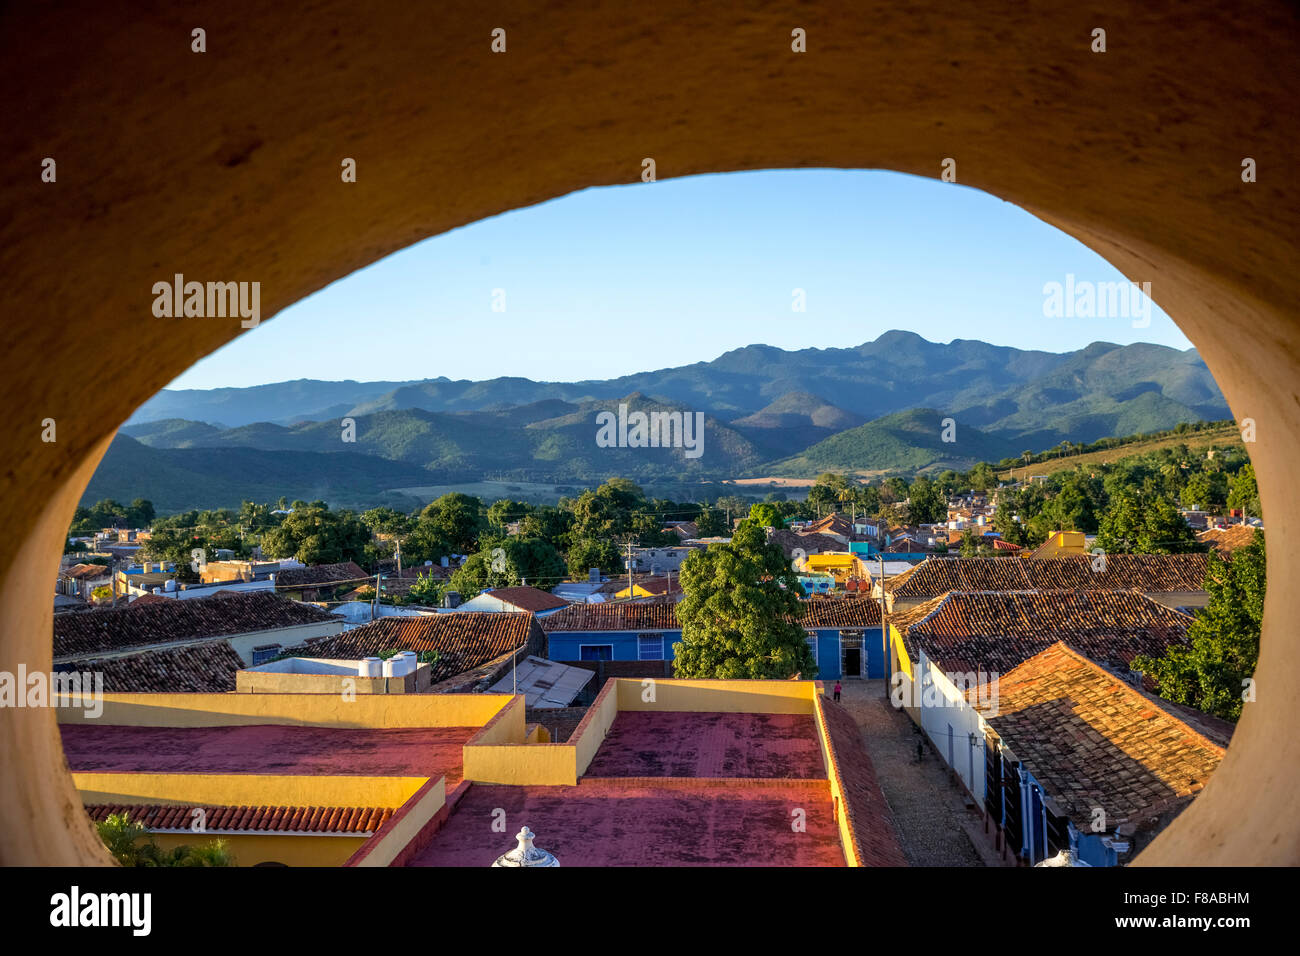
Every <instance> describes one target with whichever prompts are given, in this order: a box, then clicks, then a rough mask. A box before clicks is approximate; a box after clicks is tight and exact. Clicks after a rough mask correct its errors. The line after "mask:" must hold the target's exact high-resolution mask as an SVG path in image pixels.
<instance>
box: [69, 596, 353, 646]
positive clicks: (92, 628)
mask: <svg viewBox="0 0 1300 956" xmlns="http://www.w3.org/2000/svg"><path fill="white" fill-rule="evenodd" d="M333 620H336V618H334V617H333V616H331V615H330V614H328V613H326V612H325V611H322V610H321V609H320V608H317V607H311V606H309V605H306V604H302V603H299V602H297V601H289V600H285V599H284V598H279V597H276V596H275V595H274V594H272V593H271V592H269V591H253V592H245V593H242V594H241V593H232V594H231V595H230V596H228V597H224V598H221V599H219V600H218V599H214V598H212V597H207V598H195V599H191V600H186V601H179V600H167V601H165V602H164V603H150V604H145V605H140V604H139V602H134V603H132V604H130V605H128V606H126V607H119V608H105V609H103V610H95V611H88V612H86V613H84V614H61V615H58V616H57V617H56V618H55V620H54V656H55V658H60V657H74V656H76V657H84V656H88V655H91V654H95V653H102V652H105V651H114V650H124V649H126V648H129V647H145V646H147V645H150V644H166V643H171V642H173V641H184V640H195V639H198V638H204V637H218V636H230V635H234V634H246V633H248V632H250V631H264V630H269V629H272V628H279V627H293V626H295V625H299V624H318V623H321V622H323V621H333Z"/></svg>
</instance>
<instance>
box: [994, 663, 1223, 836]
mask: <svg viewBox="0 0 1300 956" xmlns="http://www.w3.org/2000/svg"><path fill="white" fill-rule="evenodd" d="M990 704H991V705H995V710H989V705H986V706H985V707H983V708H981V709H983V710H986V711H988V712H989V713H988V716H986V718H985V719H986V720H987V722H988V724H989V725H990V726H991V727H992V728H993V730H994V732H995V733H996V734H997V736H998V737H1000V738H1001V739H1002V742H1003V743H1004V744H1005V745H1006V746H1007V747H1008V748H1010V750H1011V752H1012V754H1013V755H1014V756H1015V758H1016V759H1017V760H1020V761H1022V762H1023V763H1024V764H1025V766H1026V767H1027V768H1028V769H1029V770H1030V772H1032V773H1033V775H1034V777H1035V778H1036V779H1037V780H1038V781H1039V783H1041V784H1042V785H1043V787H1044V789H1045V790H1046V791H1047V795H1048V796H1049V797H1050V798H1052V800H1053V802H1055V803H1056V805H1057V808H1058V809H1059V811H1060V812H1062V813H1064V814H1066V815H1067V816H1069V818H1070V819H1071V820H1073V821H1074V822H1075V823H1076V824H1077V825H1079V826H1089V825H1090V824H1091V822H1092V814H1093V809H1094V808H1095V807H1100V808H1101V809H1102V810H1104V811H1105V813H1106V820H1107V829H1113V828H1114V827H1115V826H1117V825H1119V824H1121V823H1123V822H1125V821H1128V820H1134V819H1138V818H1141V817H1144V816H1146V815H1147V813H1146V811H1149V810H1151V809H1152V808H1156V807H1159V806H1162V805H1165V804H1168V803H1169V801H1170V800H1171V799H1176V798H1180V797H1187V796H1190V795H1191V794H1194V793H1196V792H1198V791H1199V790H1200V789H1201V788H1203V787H1204V786H1205V784H1206V782H1207V781H1208V780H1209V778H1210V776H1211V775H1212V774H1213V773H1214V771H1215V769H1216V768H1217V767H1218V765H1219V762H1220V761H1221V760H1222V759H1223V754H1224V747H1223V745H1222V743H1219V742H1216V741H1215V740H1213V739H1211V738H1210V737H1207V736H1206V735H1205V733H1203V732H1202V730H1201V729H1199V728H1198V727H1197V726H1195V725H1194V724H1193V723H1191V722H1189V721H1187V720H1186V719H1184V715H1185V712H1186V708H1179V710H1178V711H1175V710H1173V709H1172V708H1171V705H1170V704H1169V703H1168V702H1167V701H1163V700H1160V699H1159V698H1157V697H1154V696H1153V695H1150V694H1147V693H1144V692H1142V691H1140V690H1138V689H1137V688H1135V687H1133V686H1131V685H1130V684H1128V683H1127V682H1126V681H1123V680H1121V679H1120V678H1118V677H1116V676H1115V675H1113V674H1111V673H1109V672H1107V671H1106V670H1105V669H1103V668H1101V667H1099V666H1098V665H1097V664H1096V663H1094V662H1093V661H1091V660H1089V659H1088V658H1087V657H1086V656H1084V655H1083V654H1080V653H1078V652H1077V651H1074V650H1072V649H1071V648H1069V647H1067V646H1065V645H1064V644H1062V643H1056V644H1053V645H1051V646H1050V647H1048V648H1047V649H1045V650H1043V651H1042V652H1040V653H1039V654H1037V655H1035V656H1034V657H1032V658H1030V659H1028V660H1026V661H1025V662H1024V663H1022V664H1020V665H1019V666H1018V667H1016V668H1014V669H1013V670H1011V671H1010V672H1008V673H1006V674H1004V675H1003V676H1002V678H1001V679H1000V680H999V681H998V682H997V694H996V696H995V697H993V698H992V700H991V701H990ZM1200 716H1202V717H1205V716H1208V715H1200Z"/></svg>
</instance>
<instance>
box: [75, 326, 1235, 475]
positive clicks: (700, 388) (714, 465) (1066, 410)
mask: <svg viewBox="0 0 1300 956" xmlns="http://www.w3.org/2000/svg"><path fill="white" fill-rule="evenodd" d="M619 404H626V405H627V406H628V408H629V410H630V411H643V412H646V413H647V414H648V413H651V412H659V413H669V412H674V411H680V412H685V413H691V412H703V413H704V415H705V441H704V454H703V455H702V456H700V457H698V458H691V457H687V456H686V455H685V454H684V453H683V450H682V449H680V448H671V449H670V448H637V447H600V446H598V445H597V443H596V440H595V436H596V430H597V429H596V416H597V414H598V413H599V412H601V411H616V410H617V406H618V405H619ZM1230 416H1231V412H1230V411H1229V410H1228V406H1227V403H1226V402H1225V401H1224V399H1223V396H1222V394H1221V393H1220V391H1219V389H1218V386H1217V385H1216V384H1215V382H1214V379H1213V378H1212V377H1211V375H1210V373H1209V370H1208V369H1207V368H1206V366H1205V364H1204V362H1202V361H1201V359H1200V357H1199V356H1198V355H1197V354H1196V352H1195V351H1194V350H1191V349H1189V350H1187V351H1179V350H1177V349H1171V348H1167V347H1164V346H1158V345H1149V344H1134V345H1127V346H1119V345H1114V344H1111V343H1104V342H1096V343H1093V344H1092V345H1089V346H1087V347H1086V348H1083V349H1080V350H1078V351H1075V352H1065V353H1052V352H1040V351H1026V350H1021V349H1016V348H1011V347H1007V346H996V345H990V344H988V343H985V342H980V341H974V340H967V339H958V340H954V341H953V342H950V343H948V344H942V343H935V342H929V341H927V340H925V339H923V338H921V337H920V336H918V335H915V334H914V333H910V332H900V331H894V332H887V333H885V334H883V335H881V336H880V337H879V338H877V339H876V340H875V341H873V342H866V343H864V344H862V345H860V346H857V347H855V348H827V349H817V348H810V349H802V350H798V351H786V350H782V349H778V348H774V347H771V346H766V345H750V346H746V347H744V348H740V349H735V350H733V351H730V352H727V353H725V354H723V355H721V356H719V357H718V358H716V359H714V360H713V361H711V362H697V363H694V364H691V365H684V366H680V367H676V368H667V369H659V370H656V371H651V372H641V373H637V374H635V375H627V376H622V377H619V378H615V379H605V380H589V381H582V382H541V381H533V380H531V379H525V378H497V379H491V380H488V381H480V382H474V381H465V380H452V379H448V378H436V379H427V380H424V381H416V382H387V381H384V382H352V381H348V382H321V381H313V380H308V379H304V380H299V381H294V382H280V383H275V384H270V385H259V386H253V387H250V388H221V389H212V390H192V389H191V390H173V389H166V390H164V391H162V392H160V393H159V394H158V395H156V396H155V397H154V398H152V399H150V400H149V401H148V402H146V403H145V404H144V405H143V406H142V407H141V408H140V409H139V410H138V411H137V412H136V414H135V415H134V416H132V418H131V419H130V421H129V422H128V423H127V424H126V425H125V426H123V428H122V429H121V431H120V433H119V437H118V439H117V440H116V441H115V442H114V444H113V446H112V447H110V449H109V452H108V455H107V456H106V457H105V461H104V465H102V466H101V469H100V472H102V473H104V475H105V476H107V475H108V474H116V475H122V476H126V475H129V474H130V473H131V472H132V471H134V470H137V469H138V468H148V467H151V466H153V467H156V468H157V469H158V471H157V472H156V473H157V474H161V473H163V470H165V468H179V469H182V470H185V469H190V470H194V471H197V472H198V473H199V474H208V475H212V476H213V477H214V479H216V478H220V479H222V480H234V479H235V476H234V475H232V474H231V473H230V471H229V468H230V467H231V465H230V461H229V460H228V459H229V458H230V456H231V455H232V454H236V453H237V452H240V451H241V450H242V452H245V453H246V452H251V451H257V452H260V453H264V454H266V455H281V454H284V455H288V454H290V453H292V454H296V455H298V456H300V457H299V458H298V459H296V460H294V461H292V462H291V461H290V460H288V459H286V460H285V461H284V462H282V463H281V465H277V466H276V468H279V469H280V471H279V472H275V470H274V469H271V470H269V471H268V470H267V469H268V468H269V465H268V464H266V463H263V464H262V465H261V471H260V474H261V475H263V476H269V475H270V474H272V473H273V472H275V473H277V474H280V475H281V477H286V478H287V477H288V476H289V475H290V474H292V473H294V472H295V469H306V472H307V473H305V474H303V476H302V477H303V478H304V479H312V481H311V482H309V483H310V484H312V486H313V487H336V486H339V485H346V484H347V482H349V481H355V482H360V483H361V485H364V486H365V487H374V488H378V487H380V486H385V487H389V488H400V487H410V486H417V485H420V484H430V483H433V482H435V481H450V482H456V481H472V480H477V479H478V478H480V477H482V476H483V475H485V474H495V475H499V476H515V477H518V478H520V479H525V478H535V479H537V480H542V481H587V480H599V479H602V478H604V477H607V476H609V475H612V474H623V475H627V476H629V477H632V478H640V479H648V478H657V477H660V478H669V477H681V478H687V479H692V478H698V479H709V478H718V477H744V476H758V475H764V474H776V475H787V476H804V475H815V474H816V473H818V472H820V471H826V470H831V469H836V470H847V471H858V472H864V473H885V472H915V471H918V470H921V469H926V468H937V467H969V466H970V465H971V464H973V463H975V462H977V461H982V460H994V461H996V460H999V459H1001V458H1005V457H1010V456H1014V455H1018V454H1019V453H1020V452H1021V451H1022V450H1024V449H1041V448H1045V447H1049V446H1052V445H1055V444H1058V443H1059V442H1061V441H1071V442H1086V441H1093V440H1095V439H1097V438H1101V437H1105V436H1112V435H1129V434H1134V433H1138V432H1147V431H1156V430H1160V429H1165V428H1171V427H1173V426H1174V425H1176V424H1178V423H1179V422H1184V421H1186V422H1192V421H1199V420H1203V419H1223V418H1228V417H1230ZM343 419H352V420H353V421H354V422H355V442H347V441H344V440H343ZM948 419H951V420H952V421H953V423H954V425H955V440H953V441H944V440H943V437H942V435H941V431H942V428H943V423H945V422H946V420H948ZM950 437H952V436H950ZM160 451H169V452H179V451H187V452H189V453H190V455H189V457H187V458H184V459H183V460H181V459H178V460H175V461H172V460H170V459H169V460H167V461H166V462H162V461H158V462H150V461H146V460H145V459H146V458H147V457H148V456H147V454H146V453H147V452H160ZM222 455H224V456H226V457H225V458H222V457H221V456H222ZM301 456H315V457H314V458H313V459H311V460H310V461H311V463H310V464H309V459H307V458H302V457H301ZM321 456H324V457H321ZM361 459H364V460H366V461H365V463H364V464H363V463H362V462H361V461H359V460H361ZM268 461H269V460H268ZM345 462H346V463H347V464H346V466H345ZM384 463H390V464H389V470H387V471H385V470H384ZM399 464H400V465H401V466H403V467H401V468H398V467H397V466H398V465H399ZM334 465H338V466H339V468H340V469H342V470H343V471H346V472H348V473H349V474H350V475H351V476H352V477H351V478H347V477H344V476H343V475H342V474H336V473H335V471H336V469H335V468H334ZM413 476H414V477H421V478H422V480H420V481H413V480H411V479H412V477H413ZM100 477H101V475H100V474H97V475H96V479H97V480H94V481H92V482H91V488H90V489H88V491H87V495H88V497H104V496H112V497H125V498H127V499H128V500H129V499H130V498H134V497H136V496H137V495H140V494H142V493H141V492H139V491H136V490H134V486H133V487H132V488H126V487H122V488H119V487H118V482H117V481H116V480H114V481H113V482H111V483H109V482H106V481H100V480H98V479H100ZM276 480H279V479H276ZM354 487H356V486H354ZM106 488H110V489H111V490H110V491H106V490H105V489H106ZM214 490H215V489H214ZM226 493H227V492H226V491H225V490H224V489H223V490H222V495H223V496H224V495H225V494H226ZM282 493H285V494H289V492H288V491H286V492H282ZM290 496H291V497H292V496H293V495H290ZM145 497H148V496H147V495H145ZM245 497H254V496H253V495H252V494H251V493H250V494H248V495H245ZM276 497H278V495H276ZM300 497H301V495H300Z"/></svg>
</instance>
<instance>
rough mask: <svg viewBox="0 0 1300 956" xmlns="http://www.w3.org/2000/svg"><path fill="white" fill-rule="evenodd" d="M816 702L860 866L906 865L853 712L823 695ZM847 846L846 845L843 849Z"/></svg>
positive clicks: (888, 808)
mask: <svg viewBox="0 0 1300 956" xmlns="http://www.w3.org/2000/svg"><path fill="white" fill-rule="evenodd" d="M818 705H819V706H820V708H821V711H822V717H823V719H824V722H825V726H826V736H827V740H828V743H829V745H830V751H831V760H832V762H833V768H832V771H831V772H832V774H833V775H838V778H839V782H840V789H841V792H842V793H843V794H844V802H845V807H844V808H843V809H844V812H845V813H846V814H847V816H848V822H849V829H850V831H851V832H852V834H853V843H854V847H853V849H854V851H855V854H856V856H857V857H858V861H859V863H860V865H862V866H907V857H906V856H904V854H903V848H902V845H901V844H900V842H899V839H898V831H897V829H896V827H895V824H894V814H893V811H892V810H891V809H890V807H889V802H888V801H887V800H886V799H885V794H884V791H883V790H881V789H880V781H879V780H878V779H877V778H876V771H875V767H874V766H873V765H872V763H871V758H870V757H868V756H867V751H866V748H864V747H863V745H862V732H861V730H859V728H858V725H857V722H856V721H855V720H854V719H853V717H852V715H850V714H849V712H848V711H847V710H845V709H844V708H843V707H841V706H840V705H839V704H836V703H834V702H833V701H831V700H830V699H829V698H827V697H826V696H825V695H821V696H820V697H819V698H818ZM846 849H847V848H846Z"/></svg>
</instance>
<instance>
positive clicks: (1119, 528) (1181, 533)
mask: <svg viewBox="0 0 1300 956" xmlns="http://www.w3.org/2000/svg"><path fill="white" fill-rule="evenodd" d="M1097 546H1098V547H1099V548H1101V549H1102V550H1103V551H1105V552H1107V553H1131V554H1182V553H1186V552H1189V551H1199V550H1201V545H1200V543H1199V542H1198V541H1197V540H1196V534H1195V533H1194V532H1193V531H1192V529H1191V527H1190V526H1189V525H1188V524H1187V521H1186V520H1184V518H1183V516H1182V515H1181V514H1179V513H1178V509H1177V508H1175V507H1174V505H1173V502H1171V501H1170V500H1169V499H1168V498H1165V497H1151V496H1147V495H1140V494H1133V493H1129V492H1125V493H1123V494H1120V495H1119V496H1118V497H1116V498H1114V499H1113V500H1112V501H1111V503H1110V507H1109V508H1108V509H1107V510H1106V514H1105V516H1104V517H1103V518H1102V519H1101V525H1100V527H1099V528H1098V530H1097Z"/></svg>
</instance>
